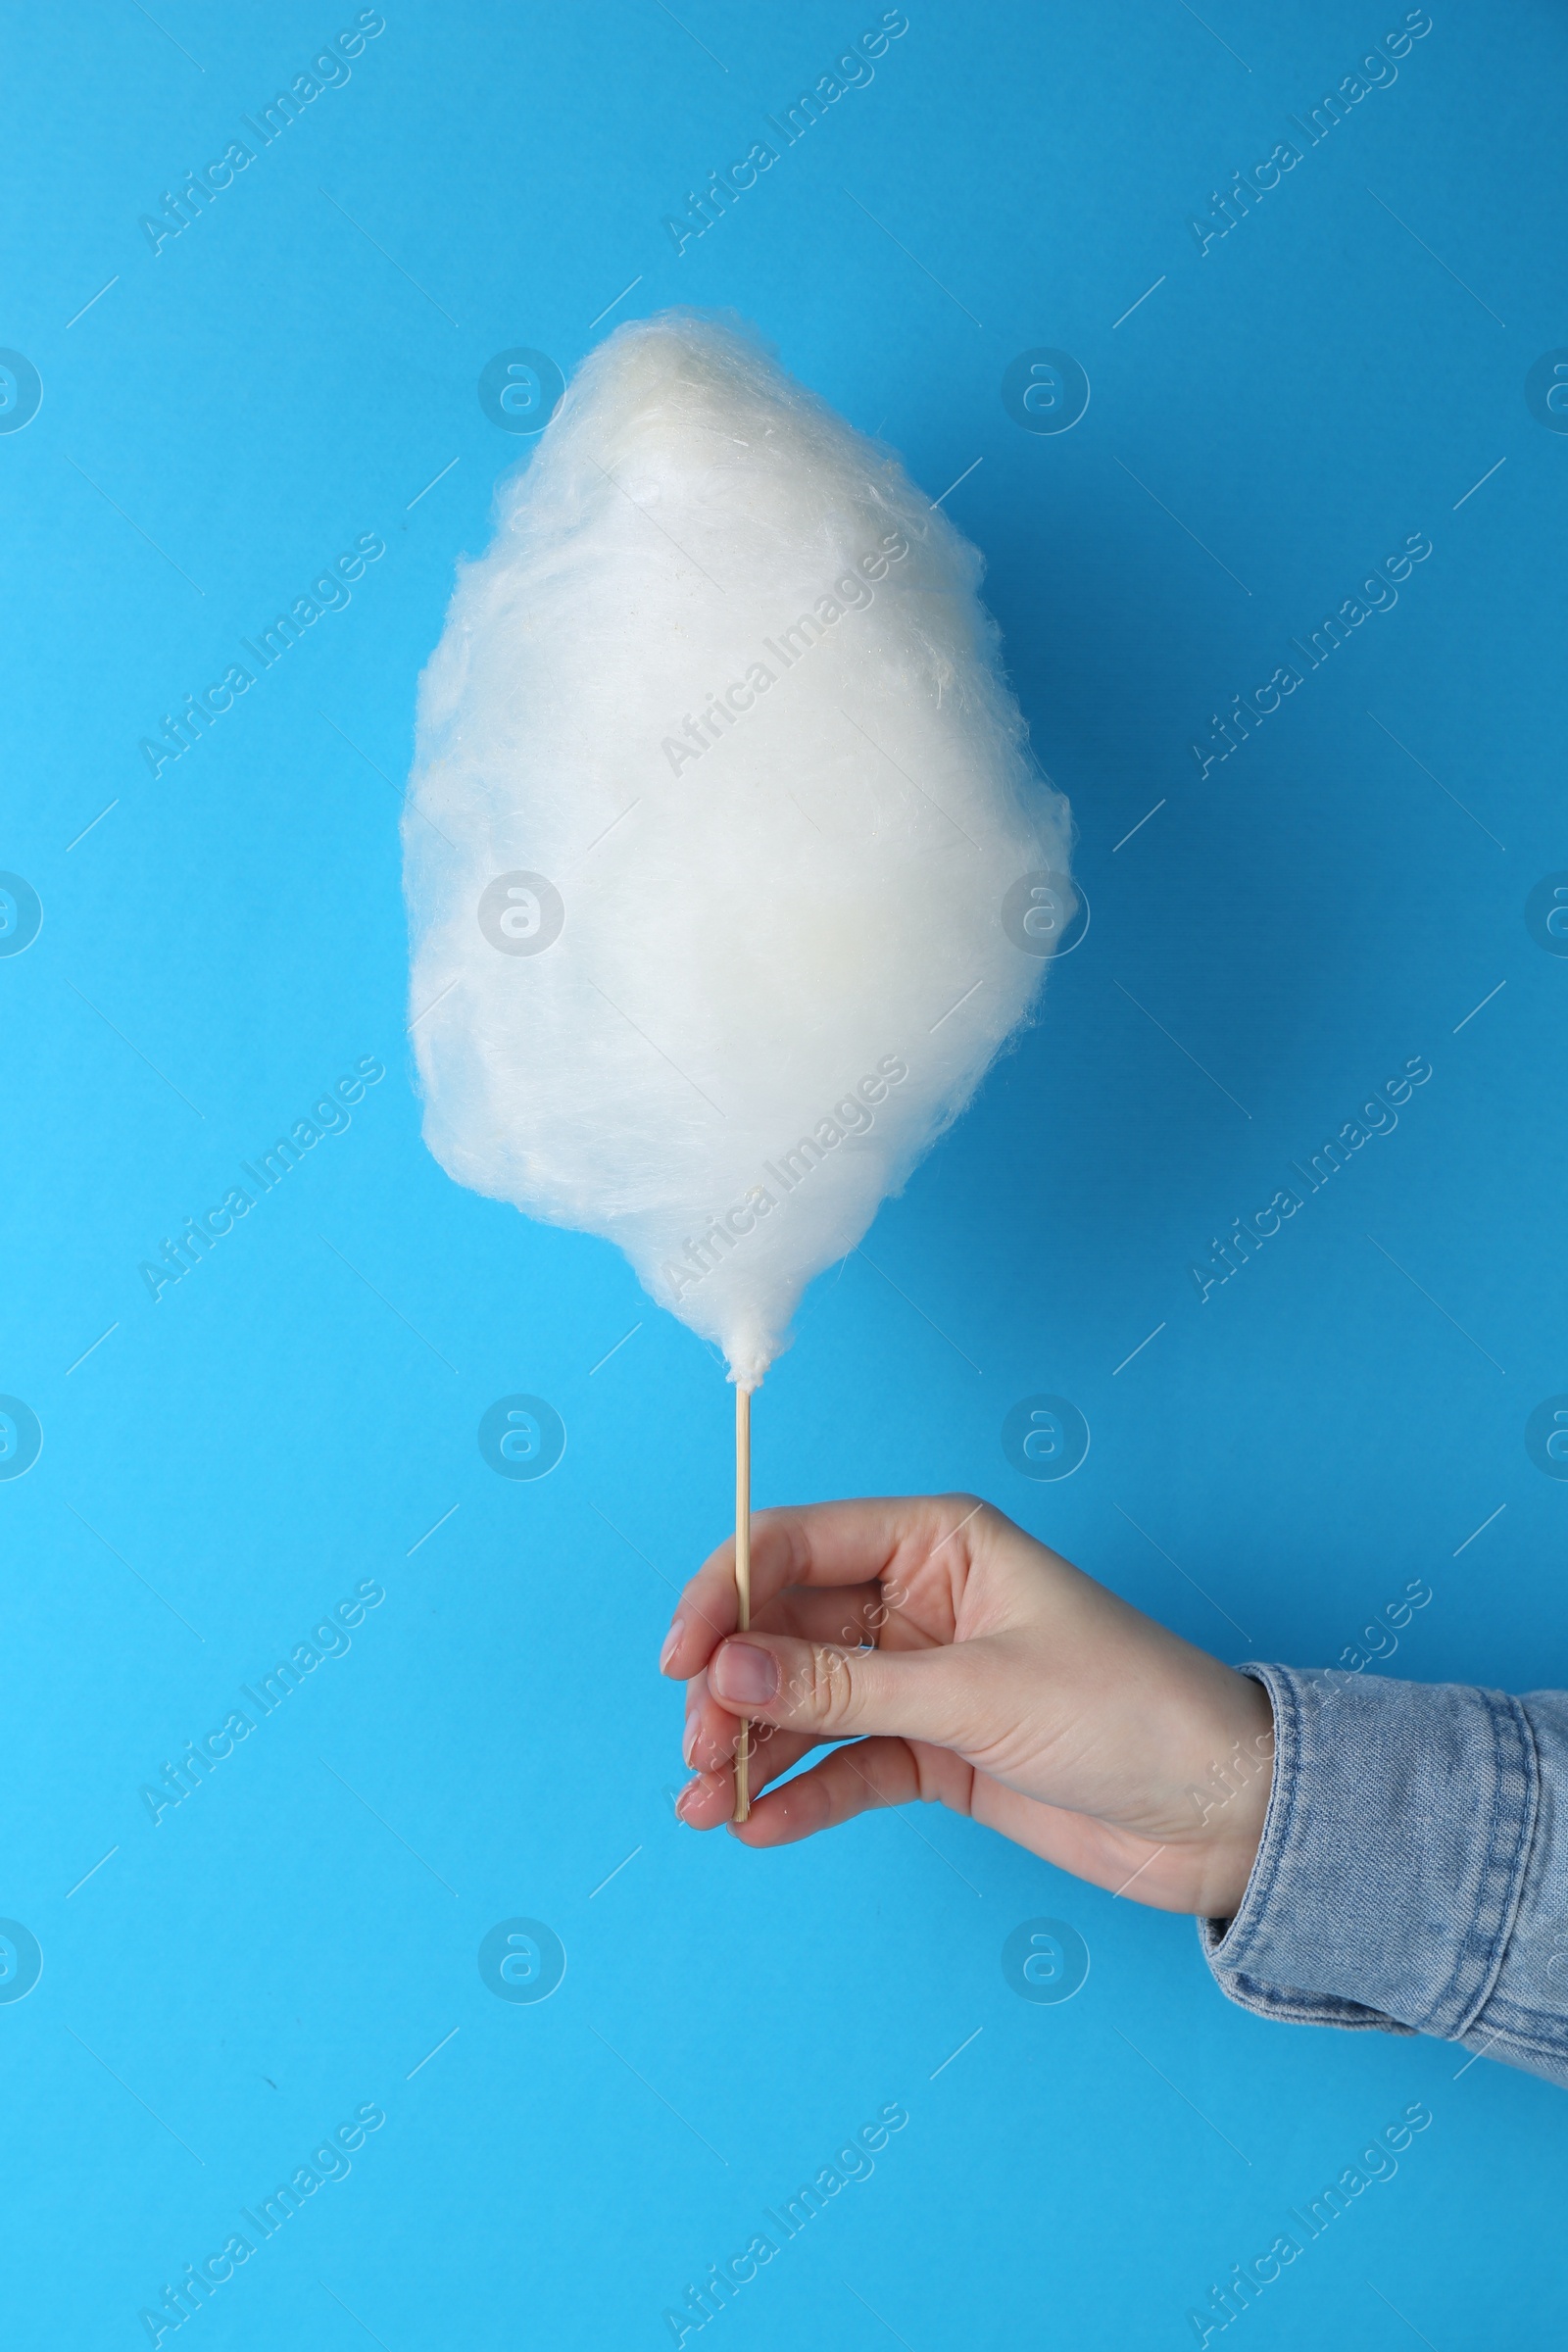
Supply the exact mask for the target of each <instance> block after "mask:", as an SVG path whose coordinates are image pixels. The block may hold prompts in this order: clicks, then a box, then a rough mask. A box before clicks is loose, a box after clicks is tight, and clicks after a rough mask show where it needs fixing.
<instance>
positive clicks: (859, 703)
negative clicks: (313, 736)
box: [404, 313, 1075, 1388]
mask: <svg viewBox="0 0 1568 2352" xmlns="http://www.w3.org/2000/svg"><path fill="white" fill-rule="evenodd" d="M980 573H981V564H980V558H979V556H978V555H977V554H976V552H975V550H974V549H973V548H972V547H970V546H969V545H968V543H967V542H966V541H965V540H964V539H962V538H961V537H960V536H959V534H958V532H957V531H956V529H955V528H954V526H953V524H952V523H951V522H949V520H948V519H947V517H946V515H944V514H942V512H941V511H940V510H939V509H938V508H936V507H933V505H932V504H931V502H930V500H929V499H927V498H926V497H924V496H923V495H922V494H921V492H920V491H918V490H917V489H916V488H915V487H914V486H913V484H912V483H911V482H910V481H909V480H908V478H907V475H906V473H905V472H904V469H903V467H902V466H901V465H900V464H899V462H898V461H897V459H896V458H894V457H893V456H892V455H891V454H890V453H889V452H888V451H887V450H886V449H885V448H883V447H881V446H880V445H879V444H877V443H876V442H873V441H870V440H867V439H866V438H865V437H864V436H863V435H861V434H859V433H858V432H856V431H854V430H853V429H852V428H851V427H850V426H849V425H848V424H847V423H845V421H844V420H843V418H842V417H838V416H837V415H835V413H834V412H833V411H832V410H831V409H830V408H828V407H827V406H826V404H825V403H824V402H823V401H821V400H820V399H818V398H817V397H816V396H815V395H814V394H813V393H811V392H809V391H808V390H806V388H805V387H804V386H803V385H801V384H799V383H797V382H796V381H795V380H794V379H793V378H792V377H791V376H790V375H788V374H787V373H786V372H785V371H784V370H783V369H782V368H780V367H779V365H778V364H777V362H776V361H775V360H774V358H773V357H772V356H771V354H770V353H769V352H768V351H767V350H766V349H765V348H764V346H763V345H762V344H760V342H759V341H758V340H757V339H756V337H755V336H754V335H753V334H752V333H751V332H750V331H749V330H747V329H746V328H745V327H744V326H743V325H742V324H741V323H740V322H739V321H718V320H714V319H711V318H707V317H701V316H697V315H693V314H690V313H674V314H669V315H666V316H662V317H659V318H655V319H647V320H643V321H638V322H635V323H633V324H630V325H626V326H623V327H621V328H620V329H619V330H618V331H617V332H616V333H614V334H613V335H612V336H611V337H610V338H609V340H608V341H607V342H605V343H603V344H602V345H600V347H599V348H598V349H597V350H596V351H594V352H593V353H592V354H591V355H590V356H589V358H588V359H587V360H586V361H585V362H584V363H583V365H582V367H581V368H580V369H579V371H578V373H577V374H576V376H575V377H574V379H573V381H572V382H571V384H570V386H569V387H568V389H567V391H566V394H565V397H564V400H563V401H562V403H561V405H560V407H559V408H558V410H557V412H556V414H555V416H554V417H553V418H552V420H551V422H550V423H549V424H548V425H547V427H546V428H545V431H544V433H543V435H542V437H541V439H540V440H539V442H538V443H537V445H536V447H535V449H534V451H533V453H532V456H531V459H530V461H529V462H528V463H527V464H526V466H524V467H522V468H521V469H520V470H518V471H516V472H515V473H514V474H512V475H511V476H510V477H509V478H507V479H506V480H505V481H504V482H503V483H502V485H501V489H500V493H499V501H498V519H497V528H496V533H495V537H494V540H493V542H492V544H491V545H490V547H489V548H488V550H487V551H486V553H485V554H484V555H482V556H481V557H479V558H478V560H477V561H475V562H473V563H469V564H465V565H464V566H463V567H462V568H461V570H460V574H459V579H458V585H457V589H456V592H455V594H454V596H453V600H452V605H451V609H450V612H449V613H448V617H447V623H446V629H445V633H444V635H443V636H442V639H441V642H440V645H439V646H438V647H437V649H436V652H435V655H434V657H433V659H432V661H431V662H430V663H429V666H428V668H427V669H426V671H425V673H424V676H423V679H422V681H421V685H420V693H419V711H418V734H417V758H416V764H415V771H414V775H413V778H412V782H411V786H410V793H409V799H408V804H407V808H406V812H405V818H404V848H405V881H406V889H407V896H408V907H409V920H410V929H411V934H412V975H411V999H410V1023H411V1029H412V1034H413V1038H414V1043H415V1048H416V1053H417V1062H418V1073H419V1079H420V1083H421V1086H422V1091H423V1101H424V1135H425V1140H426V1142H427V1143H428V1145H429V1148H430V1150H431V1152H433V1153H434V1154H435V1157H436V1158H437V1159H438V1160H439V1162H440V1163H441V1165H442V1167H443V1168H445V1169H446V1170H447V1172H448V1173H449V1174H450V1175H452V1176H454V1177H455V1178H457V1180H458V1181H459V1182H460V1183H462V1184H465V1185H469V1186H471V1187H472V1188H473V1189H474V1190H475V1191H477V1192H480V1193H484V1194H487V1195H489V1196H490V1197H491V1198H493V1199H495V1200H500V1201H513V1202H515V1205H516V1206H517V1207H518V1208H520V1209H523V1210H525V1211H526V1212H527V1214H528V1215H529V1216H531V1217H539V1218H544V1219H546V1220H548V1221H549V1222H550V1223H552V1224H557V1225H565V1226H572V1227H576V1228H578V1229H580V1230H581V1231H583V1232H587V1233H592V1234H598V1235H602V1236H603V1237H604V1238H605V1239H607V1240H609V1241H612V1242H614V1243H616V1244H617V1245H618V1246H619V1248H620V1249H621V1250H624V1251H625V1253H626V1256H627V1257H628V1258H629V1259H630V1260H631V1263H632V1265H633V1266H634V1267H635V1269H636V1271H637V1273H638V1275H639V1276H640V1277H641V1280H642V1282H643V1284H644V1286H645V1288H646V1289H647V1290H648V1292H649V1293H650V1295H651V1296H652V1297H653V1298H654V1299H657V1300H658V1301H659V1303H660V1304H661V1305H662V1306H665V1307H668V1308H669V1309H670V1311H671V1312H672V1313H674V1314H676V1315H678V1316H679V1317H680V1318H681V1320H682V1321H683V1322H684V1323H686V1324H688V1325H689V1326H690V1327H691V1328H692V1330H694V1331H695V1332H697V1333H699V1334H701V1336H702V1337H703V1338H704V1339H705V1340H708V1341H711V1342H714V1343H716V1344H717V1346H718V1347H719V1348H722V1350H723V1352H724V1355H725V1357H726V1358H727V1361H728V1364H729V1368H730V1377H731V1378H732V1379H734V1380H737V1381H739V1382H740V1383H741V1385H742V1386H744V1387H747V1388H751V1387H755V1386H756V1384H757V1383H758V1382H759V1381H760V1378H761V1376H762V1374H763V1373H764V1372H765V1370H766V1369H767V1367H768V1365H769V1364H770V1363H771V1362H772V1361H773V1359H774V1357H775V1356H776V1355H777V1354H778V1353H779V1351H780V1350H781V1348H785V1347H786V1346H787V1345H788V1343H789V1336H790V1332H789V1326H790V1319H791V1317H792V1315H793V1314H794V1312H795V1309H796V1306H797V1304H798V1302H799V1300H800V1298H801V1294H802V1292H803V1291H804V1290H805V1288H806V1285H807V1284H808V1283H809V1281H810V1280H811V1278H812V1276H813V1275H815V1274H817V1273H820V1272H821V1271H822V1269H823V1268H824V1267H826V1266H829V1265H831V1264H833V1263H834V1262H835V1261H836V1260H838V1259H840V1258H842V1257H844V1256H845V1255H846V1253H847V1252H848V1251H850V1250H853V1249H854V1248H855V1246H856V1245H857V1243H858V1242H859V1241H860V1239H861V1237H862V1236H863V1235H864V1233H865V1231H866V1229H867V1227H868V1226H869V1225H870V1223H871V1220H872V1218H873V1217H874V1216H875V1214H876V1211H877V1207H878V1204H879V1203H880V1202H881V1201H883V1200H884V1199H886V1198H887V1197H888V1195H890V1194H892V1193H897V1192H898V1191H899V1190H900V1189H901V1188H902V1186H903V1185H904V1184H905V1182H906V1180H907V1177H908V1175H909V1173H910V1171H911V1170H912V1168H913V1167H914V1165H915V1163H916V1161H917V1160H919V1158H920V1157H921V1155H922V1153H924V1152H927V1151H929V1149H930V1148H931V1146H932V1144H933V1143H935V1141H936V1140H937V1138H938V1137H939V1136H940V1135H941V1134H942V1133H943V1131H944V1130H945V1129H946V1128H947V1127H949V1126H950V1125H951V1124H952V1122H953V1120H954V1119H956V1117H957V1115H958V1113H959V1112H960V1111H961V1110H962V1109H963V1107H964V1105H965V1104H966V1103H968V1101H969V1099H970V1098H971V1096H972V1095H973V1094H974V1091H975V1089H976V1087H977V1086H978V1085H979V1083H980V1080H981V1078H982V1077H983V1076H984V1074H985V1072H986V1070H987V1068H988V1067H989V1066H990V1064H991V1062H992V1061H993V1060H994V1058H995V1057H996V1055H997V1054H998V1053H999V1051H1000V1050H1001V1049H1002V1047H1003V1046H1004V1045H1005V1043H1006V1041H1007V1040H1008V1039H1009V1038H1010V1037H1011V1036H1012V1035H1013V1033H1014V1032H1015V1031H1017V1030H1018V1028H1019V1027H1020V1025H1021V1024H1023V1023H1024V1022H1025V1021H1026V1020H1027V1019H1028V1017H1029V1015H1030V1011H1031V1008H1032V1006H1033V1005H1034V1002H1035V999H1036V997H1037V994H1038V992H1039V989H1040V985H1041V981H1042V978H1043V975H1044V972H1045V968H1046V964H1047V961H1048V960H1049V958H1050V956H1051V954H1052V953H1053V951H1054V948H1055V947H1056V946H1057V945H1058V944H1059V943H1060V940H1061V937H1062V934H1063V932H1064V931H1065V930H1066V929H1067V928H1068V927H1069V926H1070V925H1071V924H1072V922H1073V917H1074V913H1075V899H1074V894H1073V890H1072V885H1071V883H1070V881H1069V880H1068V843H1069V826H1068V815H1067V805H1066V803H1065V801H1064V800H1063V799H1062V798H1061V797H1060V796H1059V795H1058V794H1056V793H1055V792H1054V791H1053V790H1052V788H1051V786H1050V785H1049V783H1048V782H1047V781H1046V780H1045V778H1044V777H1043V776H1042V774H1041V772H1040V770H1039V768H1038V767H1037V766H1036V764H1035V763H1034V761H1033V760H1032V758H1031V755H1030V752H1029V748H1028V742H1027V735H1026V730H1025V726H1024V722H1023V719H1022V717H1021V716H1020V713H1019V711H1018V708H1017V705H1016V704H1015V702H1014V701H1013V698H1012V695H1011V693H1010V692H1009V690H1008V687H1007V685H1006V682H1005V677H1004V675H1003V670H1002V666H1001V659H1000V639H999V633H998V631H997V628H996V626H995V624H994V622H993V621H992V620H991V618H990V616H989V615H988V614H987V613H986V611H985V609H984V608H983V606H982V605H981V603H980V600H979V594H978V589H979V581H980Z"/></svg>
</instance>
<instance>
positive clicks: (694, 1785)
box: [675, 1780, 703, 1821]
mask: <svg viewBox="0 0 1568 2352" xmlns="http://www.w3.org/2000/svg"><path fill="white" fill-rule="evenodd" d="M702 1785H703V1784H702V1782H701V1780H696V1781H688V1782H687V1784H686V1786H685V1788H684V1789H682V1790H681V1792H680V1794H679V1796H677V1797H676V1799H675V1813H676V1817H677V1819H679V1820H681V1821H684V1820H685V1818H686V1807H687V1804H688V1802H689V1801H690V1799H691V1798H692V1797H693V1796H694V1795H695V1794H696V1792H697V1790H698V1789H700V1788H701V1787H702Z"/></svg>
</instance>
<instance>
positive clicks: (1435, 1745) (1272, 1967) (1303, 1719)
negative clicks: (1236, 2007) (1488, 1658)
mask: <svg viewBox="0 0 1568 2352" xmlns="http://www.w3.org/2000/svg"><path fill="white" fill-rule="evenodd" d="M1242 1671H1243V1672H1244V1673H1245V1674H1250V1675H1251V1676H1252V1677H1254V1679H1255V1680H1256V1681H1258V1682H1260V1683H1261V1684H1262V1685H1263V1686H1264V1688H1265V1689H1266V1690H1267V1691H1268V1694H1269V1697H1270V1698H1271V1700H1272V1701H1273V1705H1274V1735H1275V1751H1274V1779H1273V1787H1272V1789H1271V1790H1270V1794H1269V1804H1268V1815H1267V1819H1266V1820H1265V1822H1264V1825H1263V1838H1262V1842H1261V1844H1260V1845H1259V1847H1258V1851H1257V1859H1256V1861H1255V1862H1254V1864H1253V1865H1252V1875H1251V1877H1250V1880H1249V1882H1248V1886H1247V1892H1246V1893H1245V1894H1244V1895H1243V1897H1242V1903H1241V1908H1240V1909H1239V1910H1238V1912H1237V1914H1236V1916H1235V1918H1234V1919H1232V1920H1220V1919H1206V1920H1200V1921H1199V1923H1198V1926H1199V1935H1200V1937H1201V1941H1202V1946H1203V1950H1204V1953H1205V1955H1206V1957H1207V1960H1208V1964H1209V1967H1210V1968H1211V1969H1212V1970H1213V1973H1214V1977H1215V1980H1216V1982H1217V1983H1218V1985H1219V1986H1220V1989H1221V1990H1222V1991H1223V1992H1225V1993H1227V1994H1229V1996H1230V1998H1231V1999H1232V2000H1233V2001H1239V2002H1240V2003H1241V2005H1242V2006H1243V2008H1245V2009H1255V2010H1256V2011H1257V2012H1258V2014H1259V2015H1260V2016H1263V2017H1276V2018H1282V2019H1286V2020H1289V2021H1291V2022H1293V2023H1295V2024H1298V2025H1317V2026H1350V2027H1355V2026H1360V2027H1377V2028H1379V2029H1380V2030H1381V2031H1383V2032H1384V2033H1389V2034H1410V2033H1419V2034H1439V2035H1441V2036H1442V2037H1443V2038H1444V2039H1445V2040H1448V2041H1462V2042H1463V2043H1464V2044H1465V2046H1466V2048H1468V2049H1473V2050H1475V2051H1476V2052H1477V2053H1484V2054H1485V2055H1486V2056H1488V2057H1491V2058H1500V2059H1503V2060H1505V2061H1506V2062H1507V2064H1509V2065H1510V2066H1522V2067H1528V2068H1529V2069H1530V2071H1531V2072H1532V2073H1533V2074H1538V2075H1544V2076H1545V2077H1546V2078H1547V2079H1548V2080H1549V2081H1551V2082H1561V2083H1563V2084H1565V2085H1568V1691H1532V1692H1530V1693H1529V1694H1528V1695H1527V1696H1526V1697H1524V1698H1512V1697H1510V1696H1509V1695H1508V1694H1507V1693H1506V1692H1505V1691H1478V1690H1472V1689H1470V1688H1468V1687H1467V1686H1465V1685H1463V1684H1459V1683H1436V1684H1433V1683H1425V1684H1423V1683H1399V1682H1395V1681H1393V1680H1391V1679H1390V1678H1388V1677H1386V1676H1383V1675H1375V1676H1374V1675H1357V1674H1338V1673H1333V1672H1320V1671H1309V1672H1303V1671H1301V1670H1300V1669H1299V1668H1296V1667H1291V1666H1259V1665H1250V1666H1246V1667H1244V1668H1243V1669H1242Z"/></svg>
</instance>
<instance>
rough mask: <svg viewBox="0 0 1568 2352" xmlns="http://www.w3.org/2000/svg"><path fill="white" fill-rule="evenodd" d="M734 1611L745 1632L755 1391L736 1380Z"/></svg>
mask: <svg viewBox="0 0 1568 2352" xmlns="http://www.w3.org/2000/svg"><path fill="white" fill-rule="evenodd" d="M735 1613H736V1623H737V1625H738V1627H739V1630H740V1631H741V1632H742V1633H743V1634H744V1633H745V1632H746V1631H747V1629H748V1627H749V1626H750V1625H751V1622H752V1392H751V1390H750V1389H748V1388H743V1387H742V1385H741V1383H740V1382H739V1381H737V1382H736V1383H735ZM751 1764H752V1724H751V1718H750V1716H748V1715H743V1716H742V1717H741V1736H740V1739H739V1740H738V1742H737V1744H736V1748H735V1819H736V1820H737V1821H745V1820H747V1819H748V1818H749V1817H750V1814H751V1810H752V1790H751Z"/></svg>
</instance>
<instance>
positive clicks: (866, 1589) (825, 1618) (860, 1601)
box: [681, 1585, 909, 1770]
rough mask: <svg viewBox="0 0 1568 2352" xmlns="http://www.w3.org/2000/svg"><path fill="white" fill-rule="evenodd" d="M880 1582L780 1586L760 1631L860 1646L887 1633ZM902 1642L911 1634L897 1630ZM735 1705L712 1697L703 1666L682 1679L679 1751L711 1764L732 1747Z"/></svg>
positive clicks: (701, 1763)
mask: <svg viewBox="0 0 1568 2352" xmlns="http://www.w3.org/2000/svg"><path fill="white" fill-rule="evenodd" d="M881 1590H882V1589H881V1587H880V1586H879V1585H860V1586H849V1587H845V1588H843V1589H841V1591H840V1592H836V1593H809V1592H789V1593H780V1594H779V1596H778V1598H777V1599H776V1600H772V1601H769V1603H768V1605H767V1608H766V1609H765V1610H764V1611H763V1613H762V1619H761V1624H760V1628H759V1630H760V1631H762V1632H767V1633H777V1634H786V1635H793V1636H795V1637H796V1638H797V1639H799V1640H802V1641H807V1642H810V1641H818V1642H834V1643H839V1644H842V1646H844V1647H845V1648H849V1649H854V1648H858V1647H861V1646H862V1645H863V1644H864V1643H866V1642H875V1641H876V1640H877V1638H878V1632H879V1629H880V1630H881V1631H882V1635H883V1638H884V1639H885V1638H887V1637H886V1629H887V1624H888V1612H887V1608H886V1605H885V1603H883V1602H882V1600H881V1597H880V1596H881ZM898 1639H899V1640H900V1641H901V1642H907V1641H908V1640H909V1636H908V1634H907V1632H906V1631H904V1630H903V1629H901V1630H900V1633H899V1635H898ZM734 1741H735V1709H734V1708H733V1707H729V1708H726V1707H724V1706H721V1705H720V1703H719V1701H718V1700H717V1699H716V1698H714V1697H713V1695H712V1693H711V1690H710V1687H709V1680H708V1670H707V1668H706V1667H704V1668H703V1669H702V1670H701V1671H700V1672H699V1673H697V1674H695V1675H693V1676H692V1678H691V1680H690V1681H689V1682H688V1683H687V1685H686V1720H685V1725H684V1729H683V1732H682V1747H681V1753H682V1755H683V1756H684V1757H685V1759H686V1761H687V1763H688V1764H690V1765H693V1766H700V1767H702V1768H704V1769H707V1770H714V1769H716V1767H717V1764H718V1762H719V1761H720V1760H721V1759H722V1758H724V1757H727V1756H729V1755H730V1754H731V1753H732V1752H733V1749H734Z"/></svg>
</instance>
